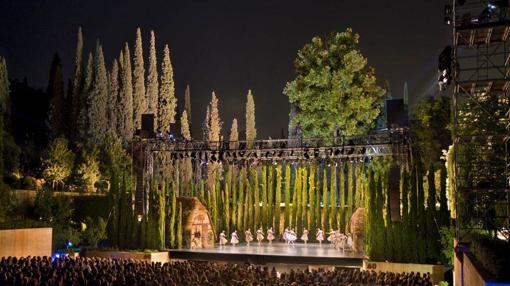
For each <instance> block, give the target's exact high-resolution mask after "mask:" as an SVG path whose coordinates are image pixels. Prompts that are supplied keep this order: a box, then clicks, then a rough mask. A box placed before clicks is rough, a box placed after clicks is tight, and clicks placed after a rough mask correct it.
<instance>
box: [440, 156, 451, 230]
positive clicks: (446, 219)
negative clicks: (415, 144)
mask: <svg viewBox="0 0 510 286" xmlns="http://www.w3.org/2000/svg"><path fill="white" fill-rule="evenodd" d="M440 172H441V173H440V180H441V183H440V186H441V189H440V193H439V202H440V204H441V205H440V207H439V217H440V223H441V226H450V212H449V211H448V198H447V197H446V179H447V174H446V167H445V166H444V165H442V164H441V169H440Z"/></svg>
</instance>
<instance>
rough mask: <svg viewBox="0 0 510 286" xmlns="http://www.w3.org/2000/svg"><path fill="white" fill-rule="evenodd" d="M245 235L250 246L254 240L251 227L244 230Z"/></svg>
mask: <svg viewBox="0 0 510 286" xmlns="http://www.w3.org/2000/svg"><path fill="white" fill-rule="evenodd" d="M244 237H245V238H246V243H247V244H248V246H250V242H252V241H253V234H251V230H250V229H248V230H247V231H245V232H244Z"/></svg>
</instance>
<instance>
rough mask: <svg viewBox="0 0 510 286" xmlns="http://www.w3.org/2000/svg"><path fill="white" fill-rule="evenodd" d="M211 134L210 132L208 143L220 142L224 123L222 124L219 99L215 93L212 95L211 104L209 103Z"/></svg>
mask: <svg viewBox="0 0 510 286" xmlns="http://www.w3.org/2000/svg"><path fill="white" fill-rule="evenodd" d="M209 112H210V119H209V125H208V126H209V128H208V130H209V132H208V141H209V142H219V141H220V136H221V126H222V125H223V122H221V118H220V111H219V109H218V98H217V97H216V94H215V93H214V91H213V92H212V95H211V102H210V103H209Z"/></svg>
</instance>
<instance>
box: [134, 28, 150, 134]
mask: <svg viewBox="0 0 510 286" xmlns="http://www.w3.org/2000/svg"><path fill="white" fill-rule="evenodd" d="M133 63H134V66H133V124H134V129H135V130H136V129H140V128H141V126H142V123H141V121H142V114H144V113H145V112H146V111H147V102H146V100H145V69H144V63H143V48H142V32H141V31H140V28H137V29H136V41H135V54H134V60H133Z"/></svg>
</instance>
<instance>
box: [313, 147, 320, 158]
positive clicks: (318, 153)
mask: <svg viewBox="0 0 510 286" xmlns="http://www.w3.org/2000/svg"><path fill="white" fill-rule="evenodd" d="M313 155H314V157H315V158H319V155H320V152H319V149H314V151H313Z"/></svg>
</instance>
